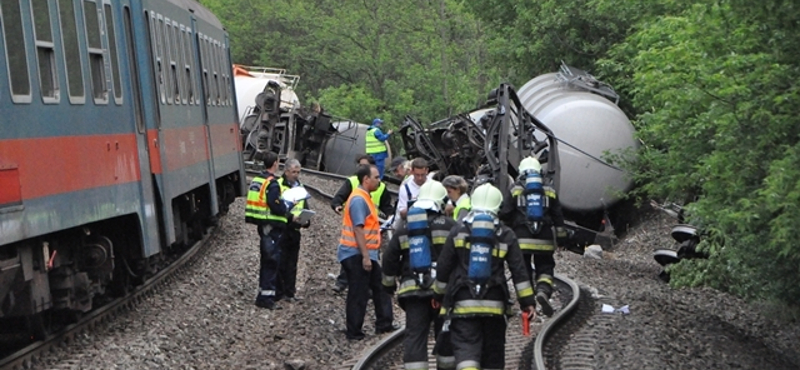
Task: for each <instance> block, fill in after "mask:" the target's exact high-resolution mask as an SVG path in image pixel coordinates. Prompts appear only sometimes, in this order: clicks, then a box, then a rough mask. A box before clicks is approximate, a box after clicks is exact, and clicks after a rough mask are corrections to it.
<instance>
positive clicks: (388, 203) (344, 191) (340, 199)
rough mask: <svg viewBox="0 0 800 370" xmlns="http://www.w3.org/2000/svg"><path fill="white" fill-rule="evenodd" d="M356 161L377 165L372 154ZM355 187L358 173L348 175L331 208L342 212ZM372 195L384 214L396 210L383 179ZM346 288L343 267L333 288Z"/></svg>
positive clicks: (341, 289) (361, 156) (359, 163)
mask: <svg viewBox="0 0 800 370" xmlns="http://www.w3.org/2000/svg"><path fill="white" fill-rule="evenodd" d="M356 163H357V164H358V165H365V166H368V165H375V160H374V159H373V158H372V157H371V156H369V155H366V154H363V155H360V156H359V157H358V158H356ZM355 188H358V176H356V175H353V176H350V177H348V178H347V180H345V181H344V182H343V183H342V186H341V187H339V190H338V191H337V192H336V194H335V195H334V196H333V199H331V209H333V211H334V212H336V214H337V215H340V214H342V209H343V208H344V204H345V202H346V201H347V198H348V197H350V194H351V193H352V192H353V189H355ZM370 197H371V199H372V203H373V204H375V207H377V208H378V211H380V212H381V213H383V214H384V215H390V214H392V212H394V207H393V206H392V197H391V195H389V192H388V191H386V184H385V183H384V182H383V181H381V183H380V185H378V189H377V190H375V191H373V192H371V193H370ZM345 289H347V274H346V273H345V272H344V268H342V269H340V270H339V276H337V277H336V283H335V284H334V286H333V290H334V291H335V292H336V293H341V292H343V291H344V290H345Z"/></svg>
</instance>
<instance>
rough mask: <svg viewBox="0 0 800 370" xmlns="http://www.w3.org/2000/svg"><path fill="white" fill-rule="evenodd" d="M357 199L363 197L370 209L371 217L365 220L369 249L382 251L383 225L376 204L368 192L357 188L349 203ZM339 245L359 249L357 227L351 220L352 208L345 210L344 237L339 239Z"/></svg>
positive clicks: (365, 234)
mask: <svg viewBox="0 0 800 370" xmlns="http://www.w3.org/2000/svg"><path fill="white" fill-rule="evenodd" d="M355 197H361V198H363V199H364V202H365V203H367V206H368V207H369V215H367V218H366V220H364V236H365V237H366V240H367V249H380V247H381V224H380V221H379V220H378V210H377V208H375V204H373V203H372V202H370V197H369V194H367V191H366V190H364V189H361V188H358V187H356V188H355V189H353V192H352V193H350V197H349V198H347V203H348V204H349V203H350V201H351V200H352V199H353V198H355ZM339 244H341V245H343V246H345V247H351V248H358V243H357V242H356V234H355V227H354V226H353V220H351V219H350V207H345V208H344V217H343V218H342V237H341V238H340V239H339Z"/></svg>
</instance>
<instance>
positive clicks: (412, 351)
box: [382, 211, 456, 370]
mask: <svg viewBox="0 0 800 370" xmlns="http://www.w3.org/2000/svg"><path fill="white" fill-rule="evenodd" d="M427 213H428V230H429V231H430V239H431V261H436V260H437V258H438V257H439V254H440V252H441V250H442V247H443V246H444V243H445V241H446V240H447V235H448V234H449V233H450V230H452V229H453V227H454V226H455V225H456V222H455V221H454V220H453V219H452V218H450V217H447V216H445V215H444V214H441V213H438V212H434V211H428V212H427ZM408 238H409V237H408V229H407V228H406V227H405V226H404V227H402V228H400V229H399V230H397V231H396V232H395V234H394V236H393V237H392V240H391V241H389V246H388V248H387V250H386V252H385V254H384V256H383V281H382V283H383V286H384V288H386V289H387V290H388V291H389V292H393V291H394V290H395V289H397V283H396V281H397V280H398V277H399V281H400V288H399V289H397V298H398V302H399V303H400V307H402V308H403V310H405V311H406V335H405V341H404V344H403V345H404V352H403V362H404V363H405V370H424V369H428V354H427V349H428V333H429V331H430V325H431V322H433V323H434V327H433V329H434V335H435V336H438V335H439V332H440V330H441V327H442V321H443V320H442V318H441V317H440V316H439V309H438V304H436V305H434V304H433V303H434V302H433V300H432V298H433V289H432V288H433V287H432V285H433V279H434V276H432V275H434V274H433V273H434V272H435V270H432V273H429V274H426V275H425V276H424V277H423V278H422V284H420V281H419V277H418V276H416V274H414V273H413V272H412V271H411V267H410V265H409V240H408ZM434 268H435V266H434ZM450 351H452V350H451V349H450V348H449V346H447V349H442V350H440V351H439V353H438V354H437V358H436V363H437V368H438V369H440V370H441V369H455V359H454V358H453V357H452V354H451V353H449V352H450Z"/></svg>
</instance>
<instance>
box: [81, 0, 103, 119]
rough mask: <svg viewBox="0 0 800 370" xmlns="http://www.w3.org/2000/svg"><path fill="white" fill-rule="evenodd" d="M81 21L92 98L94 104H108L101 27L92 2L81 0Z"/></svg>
mask: <svg viewBox="0 0 800 370" xmlns="http://www.w3.org/2000/svg"><path fill="white" fill-rule="evenodd" d="M83 19H84V22H86V45H87V47H88V48H87V49H88V50H87V51H88V52H89V72H90V75H91V77H92V96H93V97H94V102H95V103H98V104H104V103H107V102H108V85H107V84H106V64H105V55H104V54H103V44H102V42H101V40H100V32H101V30H102V26H101V24H100V16H99V14H98V9H97V4H96V3H95V2H94V1H90V0H83Z"/></svg>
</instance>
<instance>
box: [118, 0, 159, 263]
mask: <svg viewBox="0 0 800 370" xmlns="http://www.w3.org/2000/svg"><path fill="white" fill-rule="evenodd" d="M118 4H119V6H120V10H121V13H122V25H123V34H124V35H123V36H124V45H123V47H122V48H120V49H122V50H123V51H124V54H123V56H122V57H121V59H123V60H124V63H126V64H127V65H128V68H127V70H128V73H129V75H128V76H127V80H128V81H129V83H130V85H129V86H130V92H129V94H130V97H131V99H130V103H129V104H131V105H132V106H133V114H134V119H135V122H136V146H137V149H138V153H139V173H141V191H142V195H141V196H142V211H141V217H142V222H143V225H142V240H143V242H144V243H143V244H144V251H143V256H144V257H150V256H152V255H154V254H157V253H159V251H160V250H161V243H160V238H159V227H158V213H159V212H158V207H157V202H156V201H157V200H156V194H158V191H157V190H156V184H155V183H154V180H153V176H152V175H151V174H153V173H155V172H154V168H152V166H151V158H150V156H151V153H150V147H149V139H148V135H147V126H146V124H145V107H144V104H145V102H144V100H143V98H142V97H143V93H145V92H144V91H143V88H142V81H144V79H143V78H141V77H142V75H141V74H142V65H143V64H144V63H142V64H140V62H141V60H139V59H140V58H138V57H137V56H138V55H149V53H148V52H147V51H148V50H149V47H148V46H147V45H138V44H137V40H146V38H145V37H146V36H144V35H146V34H147V32H142V31H141V30H140V36H139V37H137V36H136V35H137V33H136V27H135V26H134V24H135V23H136V20H135V17H136V14H142V9H141V7H133V5H136V4H133V5H132V4H131V1H130V0H119V1H118ZM139 5H140V4H139ZM132 8H133V9H132ZM139 23H141V22H139ZM145 31H146V30H145ZM139 53H142V54H139ZM156 151H157V150H156ZM157 154H158V153H156V158H155V159H156V161H157V163H158V162H160V160H159V156H158V155H157Z"/></svg>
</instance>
